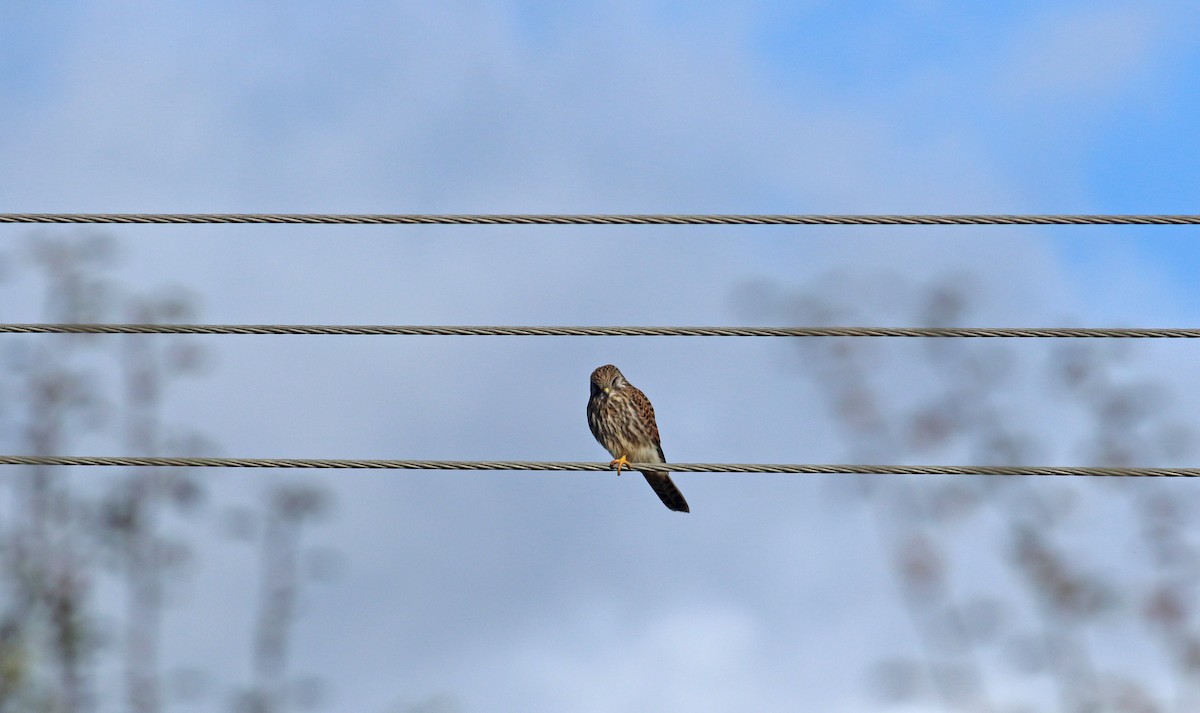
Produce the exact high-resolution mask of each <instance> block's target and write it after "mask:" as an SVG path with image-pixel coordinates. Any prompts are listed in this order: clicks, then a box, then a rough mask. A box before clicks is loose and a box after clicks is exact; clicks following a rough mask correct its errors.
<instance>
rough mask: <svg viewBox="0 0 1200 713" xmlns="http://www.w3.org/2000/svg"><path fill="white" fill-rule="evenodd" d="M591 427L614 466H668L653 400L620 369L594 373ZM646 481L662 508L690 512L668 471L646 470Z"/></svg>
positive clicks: (605, 368) (606, 367) (608, 367)
mask: <svg viewBox="0 0 1200 713" xmlns="http://www.w3.org/2000/svg"><path fill="white" fill-rule="evenodd" d="M587 417H588V426H590V427H591V429H592V435H593V436H595V437H596V440H597V441H599V442H600V445H602V446H604V447H605V448H606V449H608V452H609V453H611V454H612V455H613V458H614V459H615V460H613V462H612V463H610V464H609V465H615V466H617V475H620V474H621V468H622V467H624V466H627V465H629V464H630V463H631V462H632V463H666V462H667V459H666V457H665V456H664V455H663V451H662V443H661V442H660V441H659V438H658V424H657V423H655V422H654V407H653V406H651V405H650V399H648V398H646V395H645V394H643V393H642V392H641V389H639V388H637V387H636V386H634V385H633V384H631V383H629V382H628V381H626V380H625V377H624V376H622V375H621V372H620V371H618V370H617V367H615V366H613V365H612V364H606V365H604V366H602V367H600V368H598V369H596V370H595V371H593V372H592V395H591V398H589V399H588V407H587ZM642 475H644V476H646V482H647V483H649V484H650V487H651V488H654V492H655V493H658V497H659V499H660V500H662V501H663V505H666V506H667V507H669V508H671V509H672V510H676V511H678V512H690V511H689V510H688V504H687V501H686V500H684V499H683V493H681V492H679V488H677V487H675V483H674V482H672V481H671V476H669V475H667V471H665V470H643V471H642Z"/></svg>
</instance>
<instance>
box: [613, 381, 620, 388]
mask: <svg viewBox="0 0 1200 713" xmlns="http://www.w3.org/2000/svg"><path fill="white" fill-rule="evenodd" d="M620 386H621V380H620V379H613V380H612V387H613V388H614V389H616V388H619V387H620Z"/></svg>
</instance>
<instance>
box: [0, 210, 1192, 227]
mask: <svg viewBox="0 0 1200 713" xmlns="http://www.w3.org/2000/svg"><path fill="white" fill-rule="evenodd" d="M0 223H119V224H159V225H161V224H187V223H240V224H261V223H272V224H288V225H296V224H302V225H1200V215H1190V214H1161V215H817V214H813V215H705V214H694V215H655V214H627V215H621V214H611V215H594V214H593V215H588V214H580V215H568V214H477V215H468V214H462V215H452V214H421V213H406V214H332V213H331V214H319V213H0Z"/></svg>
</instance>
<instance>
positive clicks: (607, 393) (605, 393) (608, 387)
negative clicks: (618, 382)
mask: <svg viewBox="0 0 1200 713" xmlns="http://www.w3.org/2000/svg"><path fill="white" fill-rule="evenodd" d="M610 393H612V387H611V386H605V387H604V395H605V396H608V395H609V394H610Z"/></svg>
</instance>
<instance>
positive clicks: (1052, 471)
mask: <svg viewBox="0 0 1200 713" xmlns="http://www.w3.org/2000/svg"><path fill="white" fill-rule="evenodd" d="M0 465H54V466H58V465H73V466H119V467H155V468H159V467H181V468H320V469H343V470H344V469H350V470H507V471H513V470H528V471H592V472H597V471H609V470H611V468H610V466H609V464H607V463H593V462H555V461H460V460H352V459H329V458H202V457H197V458H169V457H148V456H147V457H141V456H5V455H0ZM663 467H664V464H661V463H631V464H630V465H629V469H630V470H639V469H648V470H654V469H657V470H661V469H663ZM665 467H666V468H667V469H669V470H671V471H673V472H676V473H787V474H793V475H819V474H839V473H863V474H868V475H1055V476H1059V475H1061V476H1093V477H1175V478H1196V477H1200V468H1091V467H1059V466H986V465H854V464H850V465H813V464H777V463H668V464H665Z"/></svg>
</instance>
